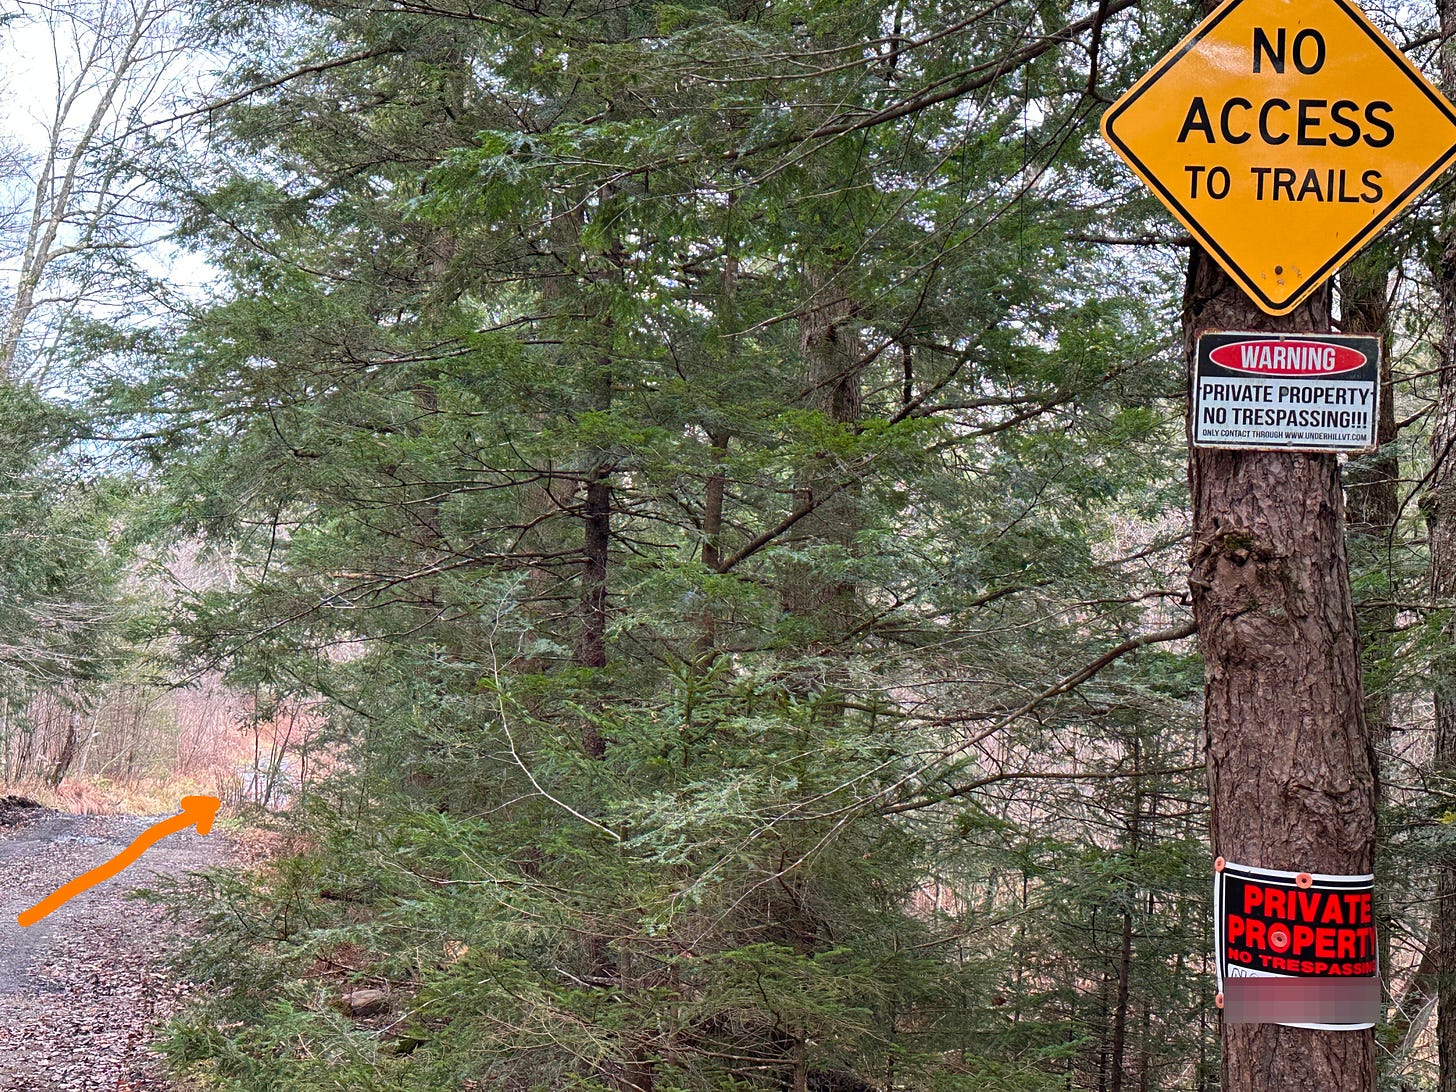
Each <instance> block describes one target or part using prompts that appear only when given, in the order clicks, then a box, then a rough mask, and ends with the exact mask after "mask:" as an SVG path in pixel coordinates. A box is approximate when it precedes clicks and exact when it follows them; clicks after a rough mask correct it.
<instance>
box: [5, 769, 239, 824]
mask: <svg viewBox="0 0 1456 1092" xmlns="http://www.w3.org/2000/svg"><path fill="white" fill-rule="evenodd" d="M4 791H5V792H12V793H18V794H20V795H22V796H29V797H30V798H31V799H33V800H36V801H38V802H39V803H41V804H44V805H45V806H46V807H48V808H54V809H55V810H56V811H61V812H67V813H69V814H71V815H172V814H174V813H175V812H176V811H177V810H178V801H180V800H181V799H182V797H184V796H191V795H196V794H205V795H209V796H216V795H217V786H216V785H211V784H203V783H201V782H199V781H196V780H193V779H191V778H185V777H171V778H165V779H163V778H154V779H153V778H148V779H141V780H138V781H136V782H134V783H131V784H120V783H116V782H112V781H110V780H108V779H107V778H104V777H98V778H91V777H83V778H71V777H68V778H66V779H65V780H63V781H62V782H61V783H60V785H58V786H55V787H52V786H50V785H49V784H46V783H45V782H38V781H24V782H18V783H15V784H11V785H7V786H6V787H5V790H4Z"/></svg>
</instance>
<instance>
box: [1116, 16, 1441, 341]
mask: <svg viewBox="0 0 1456 1092" xmlns="http://www.w3.org/2000/svg"><path fill="white" fill-rule="evenodd" d="M1102 132H1103V135H1104V136H1105V137H1106V138H1107V141H1108V143H1109V144H1111V145H1112V147H1113V148H1114V149H1115V150H1116V151H1117V153H1118V154H1119V155H1120V156H1121V157H1122V158H1123V159H1124V160H1125V161H1126V162H1127V164H1128V165H1129V166H1130V167H1131V168H1132V169H1133V170H1134V171H1135V172H1136V173H1137V175H1138V177H1139V178H1141V179H1142V180H1143V182H1145V183H1146V184H1147V185H1148V187H1149V188H1150V189H1151V190H1152V191H1153V192H1154V193H1155V194H1156V195H1157V196H1158V198H1159V199H1160V200H1161V201H1162V202H1163V204H1164V205H1166V206H1167V207H1168V209H1169V211H1170V212H1172V214H1173V215H1174V216H1175V217H1177V218H1178V219H1179V220H1180V221H1181V222H1182V223H1183V225H1184V226H1185V227H1187V228H1188V230H1189V231H1190V232H1192V233H1193V236H1194V237H1195V238H1196V239H1197V240H1198V241H1199V242H1200V243H1202V244H1203V246H1204V247H1205V248H1206V249H1207V250H1208V252H1209V253H1210V254H1211V255H1213V257H1214V259H1215V260H1216V261H1217V262H1218V263H1219V265H1221V266H1223V268H1224V269H1225V270H1226V271H1227V272H1228V274H1229V276H1231V277H1233V278H1234V280H1235V281H1237V282H1238V283H1239V285H1240V286H1241V287H1242V288H1243V289H1244V290H1245V291H1246V292H1248V293H1249V295H1250V296H1252V297H1253V298H1254V300H1255V301H1256V302H1257V303H1258V305H1259V306H1260V307H1261V308H1263V309H1264V310H1265V311H1268V312H1270V313H1271V314H1275V315H1282V314H1285V313H1287V312H1288V311H1290V310H1292V309H1293V308H1294V307H1296V306H1298V304H1299V303H1300V301H1301V300H1303V299H1304V298H1305V297H1306V296H1308V295H1309V293H1310V292H1312V291H1313V290H1314V289H1315V288H1316V287H1317V286H1318V285H1319V284H1320V283H1321V282H1323V281H1324V280H1325V278H1327V277H1328V276H1329V275H1330V274H1331V273H1333V272H1334V271H1335V270H1336V269H1338V268H1339V267H1340V265H1342V264H1343V263H1344V262H1345V261H1346V259H1348V258H1349V257H1350V256H1351V255H1353V254H1354V253H1355V252H1356V251H1357V250H1359V249H1360V247H1362V246H1364V245H1365V244H1366V243H1367V242H1369V241H1370V240H1371V239H1372V238H1373V237H1374V236H1375V234H1376V233H1377V232H1379V231H1380V229H1381V228H1382V227H1384V226H1385V225H1386V224H1388V223H1389V222H1390V221H1391V219H1392V218H1394V217H1395V216H1396V215H1397V214H1398V213H1399V212H1400V211H1401V210H1402V209H1403V208H1405V207H1406V206H1407V205H1408V204H1410V202H1411V201H1412V200H1414V198H1415V197H1416V196H1417V195H1418V194H1419V193H1420V192H1421V191H1422V190H1424V189H1425V188H1426V187H1427V186H1428V185H1430V184H1431V183H1432V182H1433V181H1434V180H1435V179H1436V177H1437V176H1438V175H1439V174H1440V173H1441V171H1442V170H1444V169H1445V167H1446V165H1447V164H1448V163H1450V162H1451V161H1452V159H1453V157H1456V110H1453V109H1452V107H1451V105H1450V103H1448V102H1447V101H1446V99H1445V98H1444V97H1443V96H1442V95H1441V93H1440V92H1439V91H1437V90H1436V88H1435V87H1433V86H1432V85H1431V83H1430V82H1429V81H1428V80H1427V79H1426V78H1425V77H1424V76H1422V75H1421V73H1420V71H1419V70H1418V69H1417V68H1416V67H1415V66H1414V65H1413V64H1411V62H1410V61H1409V60H1408V59H1407V58H1406V56H1405V55H1404V54H1403V53H1401V51H1400V50H1399V49H1397V48H1396V47H1395V46H1394V45H1393V44H1391V42H1390V41H1389V39H1387V38H1386V37H1385V36H1384V35H1383V34H1381V33H1380V31H1379V30H1377V29H1376V28H1375V27H1374V26H1373V25H1372V24H1371V22H1370V21H1369V20H1368V19H1367V18H1366V17H1365V14H1364V12H1362V11H1361V10H1360V8H1359V7H1358V6H1356V5H1355V4H1354V3H1352V2H1350V0H1227V2H1225V3H1223V4H1221V5H1220V6H1219V7H1218V9H1217V10H1216V11H1214V12H1213V13H1212V14H1211V15H1209V16H1208V18H1207V19H1205V20H1204V21H1203V22H1202V23H1200V24H1199V25H1198V26H1197V27H1196V28H1195V29H1194V31H1193V32H1192V33H1191V34H1190V35H1189V36H1188V37H1187V38H1185V39H1184V40H1183V41H1182V42H1180V43H1179V44H1178V45H1177V46H1176V47H1174V49H1173V50H1172V51H1171V52H1170V53H1168V55H1167V56H1165V57H1164V58H1163V59H1162V60H1160V61H1159V62H1158V63H1157V64H1156V65H1154V66H1153V68H1152V70H1151V71H1149V72H1148V73H1147V74H1146V75H1144V76H1143V77H1142V79H1140V80H1138V81H1137V83H1135V84H1134V85H1133V86H1132V87H1131V88H1130V89H1129V90H1128V91H1127V93H1126V94H1125V95H1123V96H1122V98H1120V99H1118V100H1117V102H1116V103H1114V104H1113V105H1112V107H1111V108H1110V109H1109V110H1108V111H1107V112H1106V114H1104V115H1103V119H1102Z"/></svg>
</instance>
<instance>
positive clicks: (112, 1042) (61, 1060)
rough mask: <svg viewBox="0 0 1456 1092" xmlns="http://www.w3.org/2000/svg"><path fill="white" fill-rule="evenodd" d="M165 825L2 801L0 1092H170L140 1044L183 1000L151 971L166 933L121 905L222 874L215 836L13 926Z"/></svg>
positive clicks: (151, 910) (147, 912)
mask: <svg viewBox="0 0 1456 1092" xmlns="http://www.w3.org/2000/svg"><path fill="white" fill-rule="evenodd" d="M163 818H166V817H165V816H130V815H126V816H119V815H118V816H84V817H83V816H77V815H62V814H59V813H56V812H52V811H48V810H45V809H41V808H35V807H27V806H26V805H25V804H15V803H14V798H0V1092H170V1090H171V1088H172V1085H171V1084H170V1083H169V1082H168V1081H167V1080H166V1078H165V1077H164V1076H163V1070H162V1066H161V1064H160V1060H159V1059H158V1057H157V1056H156V1054H154V1053H153V1052H152V1050H151V1049H150V1043H151V1041H152V1039H153V1037H154V1035H155V1033H156V1030H157V1027H158V1026H159V1025H160V1024H161V1023H162V1022H163V1021H165V1020H166V1019H167V1018H168V1017H169V1016H170V1015H171V1014H172V1013H173V1012H174V1011H175V1010H176V1008H177V1006H178V1004H179V1003H180V1001H181V999H182V997H183V996H184V995H185V993H186V990H187V987H186V986H185V985H180V984H176V983H173V982H172V981H171V980H170V979H169V978H168V976H167V974H166V971H165V968H164V967H163V966H162V964H161V958H162V955H163V953H164V952H165V950H166V944H167V935H168V933H169V932H170V931H171V929H172V928H173V926H172V925H171V923H170V922H169V921H168V919H167V917H166V915H165V913H164V912H163V911H162V909H161V908H160V907H157V906H153V905H151V904H149V903H146V902H143V901H141V900H138V899H129V898H125V897H124V896H125V895H126V894H127V893H128V892H129V891H133V890H135V889H136V888H138V887H145V886H147V885H148V884H150V883H152V882H154V880H155V878H156V877H158V876H180V875H182V874H184V873H187V872H191V871H195V870H197V869H200V868H206V867H209V866H211V865H214V864H218V863H221V862H222V860H223V859H224V857H225V855H226V847H225V839H224V837H223V836H221V835H220V834H219V832H217V831H213V832H212V833H211V834H209V835H208V836H207V837H205V838H204V837H202V836H201V835H199V834H198V833H197V832H196V831H195V830H190V829H189V830H184V831H182V832H181V833H179V834H173V835H171V836H169V837H167V838H164V839H162V840H161V841H160V842H158V843H157V844H156V845H154V846H153V847H152V848H151V849H149V850H147V852H146V853H145V854H143V856H142V858H141V860H140V861H139V862H137V863H136V864H134V865H132V866H131V867H130V868H128V869H127V870H126V871H125V872H123V873H121V875H119V876H116V877H114V878H112V879H110V880H107V881H105V882H104V883H102V884H101V885H99V886H97V887H93V888H92V889H91V890H89V891H87V892H85V893H84V894H81V895H78V896H77V897H76V898H74V899H72V900H71V901H70V902H68V903H66V904H65V905H64V906H62V907H61V908H60V909H58V910H56V911H55V912H54V913H52V914H51V915H49V916H48V917H46V918H44V919H42V920H41V921H39V922H37V923H36V924H34V925H32V926H30V927H28V928H21V926H20V925H19V924H18V923H17V922H16V920H15V916H16V915H17V914H18V913H20V911H22V910H24V909H26V908H27V907H29V906H32V905H34V904H35V903H37V902H39V901H40V900H41V899H43V898H44V897H45V896H46V895H48V894H50V893H51V892H52V891H54V890H55V889H56V888H58V887H60V886H61V885H62V884H64V883H66V882H67V881H69V880H71V879H73V878H75V877H76V876H79V875H81V874H82V873H84V872H87V871H89V870H90V869H92V868H94V867H95V866H96V865H98V864H100V863H101V862H102V861H105V860H107V859H108V858H110V857H113V856H115V855H116V854H117V853H120V852H121V851H122V850H123V849H125V848H126V847H127V846H128V845H130V844H131V842H132V841H133V840H134V839H135V838H136V837H137V836H138V835H140V834H141V833H142V832H143V831H144V830H146V829H147V828H148V827H149V826H151V825H152V824H153V823H155V822H157V821H159V820H160V819H163ZM11 824H15V825H13V826H12V825H11Z"/></svg>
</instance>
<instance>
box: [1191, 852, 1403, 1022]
mask: <svg viewBox="0 0 1456 1092" xmlns="http://www.w3.org/2000/svg"><path fill="white" fill-rule="evenodd" d="M1373 892H1374V877H1373V876H1369V875H1365V876H1334V875H1323V874H1310V873H1307V872H1276V871H1273V870H1270V869H1263V868H1252V867H1250V866H1248V865H1238V864H1233V863H1231V862H1226V861H1223V859H1222V858H1220V859H1219V861H1218V862H1216V863H1215V872H1214V928H1215V930H1216V932H1217V936H1216V946H1217V966H1218V988H1219V998H1220V1003H1221V1004H1222V1005H1223V1008H1224V1015H1225V1018H1226V1019H1229V1020H1231V1021H1233V1022H1239V1023H1279V1024H1289V1025H1291V1026H1295V1027H1319V1028H1331V1029H1336V1030H1343V1029H1349V1030H1354V1029H1356V1028H1359V1027H1370V1026H1372V1025H1373V1024H1374V1022H1375V1019H1376V1017H1377V1016H1378V1007H1379V1003H1380V979H1379V970H1380V968H1379V956H1378V949H1377V947H1376V941H1375V919H1374V915H1373V912H1372V905H1371V903H1372V897H1373ZM1255 980H1257V981H1255ZM1270 980H1292V981H1270Z"/></svg>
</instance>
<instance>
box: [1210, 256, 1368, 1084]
mask: <svg viewBox="0 0 1456 1092" xmlns="http://www.w3.org/2000/svg"><path fill="white" fill-rule="evenodd" d="M1183 329H1184V337H1185V343H1186V348H1187V353H1188V359H1189V371H1190V374H1192V367H1193V363H1194V360H1193V357H1194V340H1195V334H1196V332H1197V331H1199V330H1202V329H1220V330H1239V329H1249V330H1269V331H1276V330H1303V331H1311V330H1313V331H1321V330H1328V329H1329V292H1328V289H1322V290H1320V291H1318V292H1317V293H1316V294H1315V295H1314V296H1313V297H1312V298H1311V300H1310V301H1309V302H1307V303H1305V304H1304V305H1302V306H1300V307H1299V308H1297V309H1296V310H1295V311H1294V312H1293V313H1292V314H1290V315H1285V316H1282V317H1278V318H1275V317H1273V316H1269V315H1266V314H1264V313H1263V312H1261V311H1259V310H1257V309H1256V308H1255V306H1254V304H1253V303H1252V302H1251V301H1250V300H1249V299H1248V297H1247V296H1245V295H1244V293H1243V292H1242V291H1241V290H1240V289H1239V288H1238V287H1236V286H1235V285H1234V283H1233V282H1232V281H1231V280H1230V279H1229V277H1228V276H1227V275H1226V274H1225V273H1224V272H1223V271H1222V270H1221V269H1219V267H1218V266H1217V265H1216V264H1215V263H1214V262H1213V260H1212V259H1211V258H1209V257H1208V255H1207V254H1206V253H1205V252H1204V251H1203V250H1202V249H1200V248H1197V247H1195V248H1194V249H1193V252H1192V255H1191V258H1190V261H1189V268H1188V285H1187V291H1186V295H1185V298H1184V318H1183ZM1189 426H1190V433H1191V426H1192V421H1191V419H1190V421H1189ZM1189 484H1190V487H1191V491H1192V497H1193V541H1192V547H1191V553H1190V559H1189V560H1190V573H1189V581H1188V582H1189V587H1190V589H1191V592H1192V597H1193V610H1194V617H1195V619H1196V620H1197V622H1198V638H1199V646H1200V648H1201V650H1202V653H1203V658H1204V670H1205V673H1206V686H1205V691H1204V728H1205V746H1206V748H1207V762H1208V783H1209V802H1210V816H1209V825H1210V833H1211V836H1212V842H1213V852H1214V854H1215V855H1220V856H1223V857H1226V858H1227V859H1229V860H1230V861H1236V862H1238V863H1241V864H1248V865H1254V866H1258V867H1263V868H1277V869H1290V870H1294V871H1308V872H1327V873H1336V874H1346V875H1348V874H1354V873H1365V872H1369V871H1370V870H1371V866H1372V863H1373V858H1374V844H1375V801H1376V770H1375V764H1374V756H1373V753H1372V750H1371V746H1370V739H1369V733H1368V730H1367V728H1366V724H1365V710H1364V704H1363V696H1362V693H1361V685H1360V663H1359V657H1358V652H1357V648H1356V630H1355V615H1354V608H1353V605H1352V603H1351V599H1350V580H1349V572H1348V567H1347V564H1346V560H1345V542H1344V504H1343V498H1342V496H1341V493H1340V482H1339V468H1338V465H1337V462H1336V459H1335V456H1333V455H1309V454H1299V453H1293V452H1254V451H1212V450H1205V449H1195V448H1193V447H1192V446H1191V444H1190V448H1189ZM1222 1042H1223V1056H1222V1074H1223V1081H1222V1087H1223V1089H1224V1092H1268V1090H1270V1089H1320V1090H1322V1092H1323V1090H1328V1089H1335V1088H1338V1089H1341V1090H1342V1092H1343V1090H1349V1092H1358V1090H1361V1089H1373V1088H1374V1087H1375V1040H1374V1035H1373V1034H1372V1033H1371V1032H1370V1031H1341V1032H1329V1031H1309V1030H1304V1029H1300V1028H1288V1027H1283V1026H1282V1025H1277V1024H1225V1025H1224V1027H1223V1034H1222Z"/></svg>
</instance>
